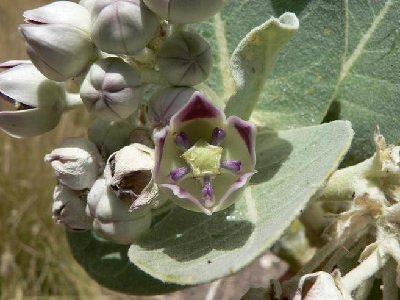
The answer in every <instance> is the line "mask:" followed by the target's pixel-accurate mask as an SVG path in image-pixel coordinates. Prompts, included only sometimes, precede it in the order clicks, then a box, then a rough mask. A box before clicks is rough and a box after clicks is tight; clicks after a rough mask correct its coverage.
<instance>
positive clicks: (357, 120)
mask: <svg viewBox="0 0 400 300" xmlns="http://www.w3.org/2000/svg"><path fill="white" fill-rule="evenodd" d="M345 3H346V4H347V6H346V9H345V16H346V27H345V29H346V41H345V42H346V43H345V45H346V49H345V53H344V64H343V67H342V73H341V76H340V80H339V87H338V91H337V94H336V95H335V100H336V102H334V104H333V109H332V115H330V117H331V118H340V119H346V120H350V121H351V122H352V124H353V126H354V130H355V137H354V144H353V146H352V151H351V152H350V154H351V157H350V159H351V160H352V161H360V160H363V159H365V158H367V157H369V156H371V155H372V154H373V153H374V143H373V139H372V136H373V132H374V129H375V126H376V125H377V124H379V126H380V127H381V132H382V133H383V134H384V135H385V137H386V138H387V140H388V142H389V143H398V142H399V140H400V129H399V116H400V105H399V101H400V75H399V70H400V27H399V20H400V1H398V0H388V1H364V0H352V1H345ZM335 114H336V115H335Z"/></svg>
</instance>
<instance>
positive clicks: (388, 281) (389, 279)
mask: <svg viewBox="0 0 400 300" xmlns="http://www.w3.org/2000/svg"><path fill="white" fill-rule="evenodd" d="M396 267H397V263H396V262H395V261H394V260H393V259H392V258H390V259H389V261H388V262H387V263H386V265H385V266H384V267H383V270H382V282H383V300H397V299H398V288H397V285H396Z"/></svg>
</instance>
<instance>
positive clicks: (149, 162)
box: [104, 143, 166, 210]
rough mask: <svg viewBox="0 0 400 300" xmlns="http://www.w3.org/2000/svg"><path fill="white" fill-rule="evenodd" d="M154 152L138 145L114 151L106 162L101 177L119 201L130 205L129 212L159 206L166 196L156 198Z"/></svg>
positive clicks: (157, 195)
mask: <svg viewBox="0 0 400 300" xmlns="http://www.w3.org/2000/svg"><path fill="white" fill-rule="evenodd" d="M153 168H154V150H153V149H151V148H149V147H147V146H145V145H142V144H138V143H134V144H131V145H129V146H126V147H124V148H122V149H121V150H119V151H118V152H115V153H114V154H112V155H111V156H110V158H109V159H108V162H107V165H106V167H105V169H104V178H105V180H106V183H107V185H109V186H110V187H111V189H112V190H113V191H114V193H115V194H116V195H117V196H118V197H119V199H121V200H124V201H127V202H129V203H131V204H132V205H131V210H137V209H140V208H142V207H146V206H149V205H151V206H152V207H153V208H155V207H159V206H161V205H162V204H164V202H165V200H166V199H165V197H164V196H163V195H159V193H158V189H157V187H156V185H155V184H154V182H153V180H152V177H153V175H152V170H153Z"/></svg>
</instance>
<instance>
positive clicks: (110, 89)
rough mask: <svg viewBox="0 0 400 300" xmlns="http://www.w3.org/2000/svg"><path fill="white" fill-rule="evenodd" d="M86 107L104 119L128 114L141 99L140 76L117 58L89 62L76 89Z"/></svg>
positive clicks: (117, 118)
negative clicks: (80, 83)
mask: <svg viewBox="0 0 400 300" xmlns="http://www.w3.org/2000/svg"><path fill="white" fill-rule="evenodd" d="M80 95H81V98H82V101H83V103H84V104H85V106H86V108H87V110H88V111H89V112H91V113H95V114H96V115H97V116H98V117H100V118H102V119H103V120H106V121H121V120H123V119H126V118H128V117H129V116H130V115H132V114H133V113H134V112H135V111H136V110H137V109H138V107H139V103H140V101H141V83H140V75H139V74H138V73H137V71H136V70H134V69H133V68H132V67H130V66H129V65H128V64H127V63H125V62H124V61H123V60H122V59H120V58H117V57H109V58H106V59H102V60H99V61H97V62H96V63H95V64H93V65H92V66H91V68H90V70H89V72H88V74H87V75H86V78H85V80H84V81H83V83H82V86H81V89H80Z"/></svg>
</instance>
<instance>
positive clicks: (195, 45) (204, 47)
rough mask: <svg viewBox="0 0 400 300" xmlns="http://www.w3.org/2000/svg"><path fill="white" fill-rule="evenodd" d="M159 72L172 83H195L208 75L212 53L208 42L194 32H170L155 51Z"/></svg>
mask: <svg viewBox="0 0 400 300" xmlns="http://www.w3.org/2000/svg"><path fill="white" fill-rule="evenodd" d="M156 62H157V64H158V66H159V68H160V72H161V73H162V74H163V75H164V77H165V79H166V80H167V81H168V82H169V83H170V84H172V85H178V86H191V85H196V84H199V83H201V82H203V81H204V80H206V79H207V77H208V76H209V75H210V72H211V67H212V53H211V48H210V45H209V44H208V42H207V41H206V40H205V39H203V38H202V37H201V36H200V35H198V34H197V33H194V32H187V31H179V32H175V33H174V34H172V35H171V36H170V37H169V38H168V39H167V40H166V41H165V42H164V44H163V46H162V47H161V49H160V51H159V52H158V53H157V56H156Z"/></svg>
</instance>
